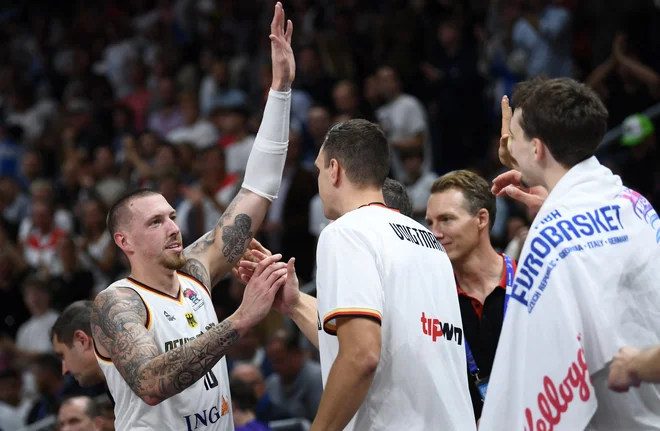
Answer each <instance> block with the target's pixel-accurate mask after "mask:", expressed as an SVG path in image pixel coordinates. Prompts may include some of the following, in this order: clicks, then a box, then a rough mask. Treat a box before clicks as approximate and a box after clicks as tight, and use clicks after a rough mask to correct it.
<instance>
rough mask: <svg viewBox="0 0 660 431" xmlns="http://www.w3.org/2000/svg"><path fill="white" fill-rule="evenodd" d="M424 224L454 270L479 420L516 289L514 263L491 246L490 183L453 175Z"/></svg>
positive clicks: (436, 192)
mask: <svg viewBox="0 0 660 431" xmlns="http://www.w3.org/2000/svg"><path fill="white" fill-rule="evenodd" d="M426 220H427V223H428V225H429V228H430V230H431V232H433V234H434V235H435V236H436V238H438V240H439V241H440V242H441V243H442V245H443V246H444V247H445V250H446V251H447V255H448V256H449V259H450V260H451V263H452V266H453V267H454V275H455V277H456V289H457V290H458V299H459V304H460V307H461V317H462V320H463V331H464V334H465V340H466V356H467V362H468V370H467V372H468V384H469V386H470V396H471V397H472V406H473V407H474V414H475V419H477V420H478V419H479V418H480V417H481V409H482V408H483V398H484V396H485V392H486V388H487V384H488V376H489V375H490V372H491V368H492V366H493V361H494V359H495V351H496V350H497V342H498V339H499V337H500V331H501V330H502V321H503V319H504V310H505V297H506V286H507V284H511V283H513V276H514V272H515V266H516V263H515V262H514V261H513V260H512V259H510V258H509V257H508V256H504V255H502V254H498V253H497V252H496V251H495V250H494V249H493V247H492V246H491V244H490V229H491V228H492V226H493V223H494V222H495V196H494V195H493V194H492V193H491V191H490V185H489V184H488V182H487V181H486V180H485V179H483V178H482V177H480V176H479V175H477V174H475V173H473V172H470V171H453V172H450V173H448V174H446V175H444V176H442V177H440V178H438V179H437V180H436V181H435V182H434V183H433V186H432V187H431V197H430V198H429V201H428V204H427V207H426Z"/></svg>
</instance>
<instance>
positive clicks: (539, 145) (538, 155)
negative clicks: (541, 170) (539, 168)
mask: <svg viewBox="0 0 660 431" xmlns="http://www.w3.org/2000/svg"><path fill="white" fill-rule="evenodd" d="M532 144H533V145H534V150H533V151H534V160H535V161H537V162H539V161H541V160H543V158H544V157H546V156H547V153H546V152H547V151H548V148H547V147H546V146H545V144H544V143H543V142H541V140H540V139H538V138H534V139H533V140H532Z"/></svg>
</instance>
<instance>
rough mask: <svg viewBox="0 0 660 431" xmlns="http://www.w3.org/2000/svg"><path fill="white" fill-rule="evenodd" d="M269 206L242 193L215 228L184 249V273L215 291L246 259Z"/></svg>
mask: <svg viewBox="0 0 660 431" xmlns="http://www.w3.org/2000/svg"><path fill="white" fill-rule="evenodd" d="M269 206H270V201H269V200H267V199H265V198H263V197H261V196H259V195H257V194H255V193H252V192H251V191H249V190H247V189H241V190H240V191H239V192H238V194H237V195H236V197H235V198H234V200H233V201H232V202H231V204H229V206H228V207H227V210H226V211H225V212H224V213H223V214H222V216H221V217H220V220H218V223H217V225H216V226H215V228H214V229H213V230H211V231H209V232H207V233H206V234H205V235H204V236H202V237H201V238H200V239H198V240H197V241H195V242H194V243H193V244H191V245H190V246H188V247H187V248H186V249H185V251H184V254H185V256H186V258H187V260H186V264H185V265H184V266H183V268H181V271H182V272H185V273H187V274H190V275H192V276H193V277H195V278H196V279H198V280H199V281H201V282H202V283H204V285H205V286H206V287H208V288H209V289H212V288H213V286H215V285H216V284H217V283H218V281H220V279H221V278H222V277H223V276H224V275H225V274H226V273H228V272H229V271H230V270H231V268H232V267H233V266H234V264H235V263H236V261H237V259H239V258H240V257H241V256H242V255H243V253H244V252H245V248H246V247H247V244H249V242H250V240H251V239H252V236H253V235H254V232H255V231H256V230H258V229H259V226H260V225H261V223H262V222H263V220H264V217H265V216H266V211H267V210H268V207H269Z"/></svg>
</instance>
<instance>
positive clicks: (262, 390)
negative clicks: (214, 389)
mask: <svg viewBox="0 0 660 431" xmlns="http://www.w3.org/2000/svg"><path fill="white" fill-rule="evenodd" d="M231 379H232V380H237V381H238V380H240V381H241V382H243V383H245V384H246V385H249V386H250V387H251V388H252V390H253V392H254V395H255V397H256V400H257V402H256V407H255V409H254V412H255V414H256V417H257V420H259V421H261V422H264V423H268V422H271V421H275V420H280V419H289V418H291V415H290V414H289V412H287V411H286V410H284V409H283V408H281V407H278V406H277V405H275V404H273V402H272V401H271V399H270V395H269V394H268V392H267V391H266V382H265V381H264V376H263V375H262V374H261V371H259V369H258V368H257V367H255V366H254V365H251V364H242V365H237V366H235V367H234V369H233V370H232V372H231Z"/></svg>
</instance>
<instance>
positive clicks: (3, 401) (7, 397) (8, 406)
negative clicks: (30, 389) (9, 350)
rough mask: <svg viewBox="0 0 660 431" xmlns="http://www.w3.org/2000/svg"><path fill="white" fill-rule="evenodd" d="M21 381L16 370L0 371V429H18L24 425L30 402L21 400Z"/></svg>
mask: <svg viewBox="0 0 660 431" xmlns="http://www.w3.org/2000/svg"><path fill="white" fill-rule="evenodd" d="M22 386H23V383H22V381H21V376H20V374H19V373H18V372H16V371H14V370H12V369H6V370H4V371H2V372H0V429H2V430H7V431H9V430H19V429H21V428H23V426H24V425H25V420H26V418H27V413H28V409H29V408H30V404H29V403H27V402H24V401H21V389H22Z"/></svg>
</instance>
